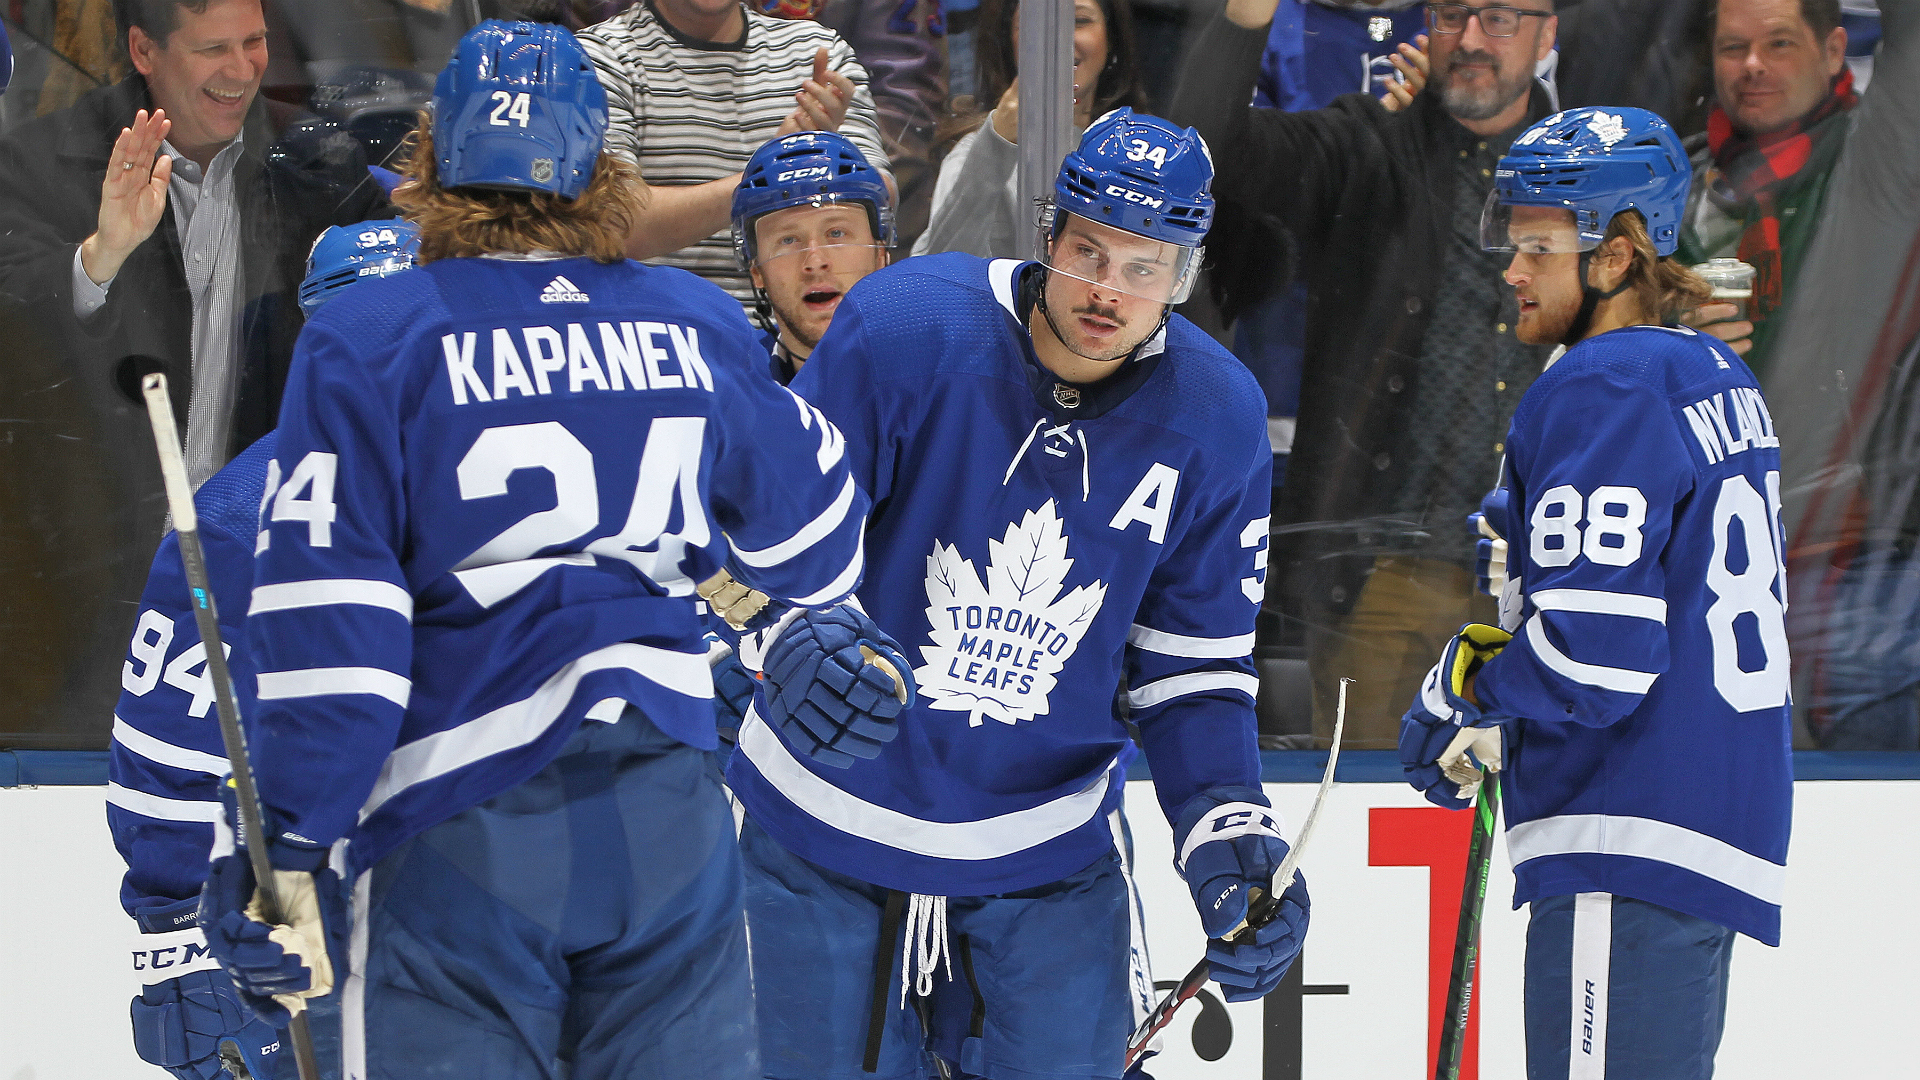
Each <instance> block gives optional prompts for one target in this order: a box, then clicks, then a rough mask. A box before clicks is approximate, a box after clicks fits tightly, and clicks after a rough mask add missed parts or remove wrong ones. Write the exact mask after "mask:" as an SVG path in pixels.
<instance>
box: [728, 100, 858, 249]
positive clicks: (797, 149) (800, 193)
mask: <svg viewBox="0 0 1920 1080" xmlns="http://www.w3.org/2000/svg"><path fill="white" fill-rule="evenodd" d="M834 203H862V204H864V205H865V206H866V208H867V220H868V221H869V222H870V223H871V224H872V225H873V238H874V241H875V242H876V243H878V244H879V245H880V246H881V247H892V246H893V200H892V199H891V197H889V195H888V194H887V181H886V178H885V177H883V176H881V174H880V170H878V169H876V168H874V167H873V165H872V164H871V163H869V162H868V161H867V156H866V155H865V154H862V153H861V152H860V148H859V147H858V146H855V145H854V144H853V140H851V139H849V138H847V137H846V136H845V135H841V134H839V133H837V132H832V131H802V132H800V133H799V134H797V135H783V136H780V137H778V138H774V139H769V140H768V141H767V142H765V143H763V144H761V146H760V149H758V150H755V151H754V152H753V157H751V158H749V159H748V160H747V167H746V169H745V170H743V171H742V172H741V174H740V186H739V187H736V188H734V189H733V253H734V256H735V257H736V258H738V259H739V260H740V268H741V269H742V270H744V269H747V268H748V267H750V266H752V265H753V260H754V254H755V252H754V233H753V223H754V221H755V220H756V219H758V218H760V217H762V216H763V215H766V214H771V213H773V212H774V211H776V210H785V209H788V208H789V207H794V206H829V205H832V204H834Z"/></svg>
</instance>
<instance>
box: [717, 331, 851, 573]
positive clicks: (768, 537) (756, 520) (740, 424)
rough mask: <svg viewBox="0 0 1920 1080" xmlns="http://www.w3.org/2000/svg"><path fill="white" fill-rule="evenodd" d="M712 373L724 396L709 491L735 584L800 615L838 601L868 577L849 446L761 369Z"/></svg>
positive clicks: (819, 415)
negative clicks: (783, 603) (786, 605)
mask: <svg viewBox="0 0 1920 1080" xmlns="http://www.w3.org/2000/svg"><path fill="white" fill-rule="evenodd" d="M809 366H811V365H809ZM714 374H715V381H716V389H717V390H718V391H719V392H720V394H721V395H722V396H721V398H720V400H719V401H718V403H717V407H716V408H715V410H714V414H715V417H716V421H717V423H718V425H719V427H720V443H719V450H718V453H717V454H716V457H715V461H714V473H713V482H712V485H711V489H710V490H711V493H712V501H713V510H714V517H715V520H717V521H718V522H719V523H720V526H721V528H722V529H723V530H724V531H725V532H726V534H727V544H728V552H727V554H728V561H729V564H730V565H731V566H732V567H733V568H734V569H736V570H737V571H738V572H737V573H735V575H734V576H735V577H736V578H739V579H740V580H741V581H743V582H745V583H746V584H749V585H751V586H753V587H754V588H756V589H759V590H760V591H761V592H764V593H766V594H767V595H769V596H772V597H777V598H779V599H781V600H785V601H787V602H789V603H792V604H796V605H798V606H801V607H828V606H831V605H833V604H837V603H839V602H840V601H841V600H843V599H845V598H846V597H847V595H848V594H850V593H851V592H853V590H854V589H855V588H856V587H858V586H859V584H860V578H861V575H862V574H863V573H864V572H865V569H866V553H865V548H864V542H865V535H866V524H867V509H868V506H869V503H868V500H867V495H866V493H865V491H864V490H862V488H861V487H860V485H859V484H858V483H857V482H856V481H855V478H854V476H853V472H852V468H851V466H850V464H849V461H848V453H847V440H846V439H845V438H844V437H843V436H842V435H841V433H840V431H839V429H838V428H836V427H835V426H834V425H833V423H832V422H831V421H829V420H828V419H827V418H826V416H825V415H823V414H822V413H821V412H820V410H819V409H816V408H814V407H813V406H812V405H810V404H808V403H807V402H806V401H805V400H804V399H802V398H801V397H799V396H798V395H797V394H795V393H793V392H792V391H790V390H788V389H787V388H786V387H784V386H781V385H780V384H779V383H777V382H775V381H774V380H772V379H770V378H768V377H767V376H766V374H765V373H764V371H757V370H753V369H752V368H751V367H749V366H748V365H746V364H739V365H726V366H725V367H724V368H722V367H720V366H716V367H715V370H714Z"/></svg>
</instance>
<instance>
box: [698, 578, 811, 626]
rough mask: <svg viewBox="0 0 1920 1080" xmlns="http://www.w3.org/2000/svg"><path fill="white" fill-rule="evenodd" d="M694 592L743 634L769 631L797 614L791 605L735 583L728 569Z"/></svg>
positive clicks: (729, 624)
mask: <svg viewBox="0 0 1920 1080" xmlns="http://www.w3.org/2000/svg"><path fill="white" fill-rule="evenodd" d="M694 592H696V593H698V594H699V595H700V599H702V600H705V601H706V602H707V606H708V607H710V608H712V609H713V613H714V614H715V615H717V616H719V617H720V618H721V619H722V620H723V621H725V622H726V624H727V625H728V626H731V627H733V628H734V629H735V630H739V631H752V630H765V629H766V628H767V627H769V626H772V625H773V624H774V623H776V622H779V621H780V619H781V618H782V617H783V616H785V615H786V614H787V612H789V611H791V610H793V606H792V605H791V604H788V603H785V602H783V601H780V600H775V599H773V598H772V597H770V596H768V595H767V594H766V593H763V592H761V591H760V590H758V589H752V588H748V587H747V586H745V585H742V584H741V583H740V582H738V581H735V580H734V579H733V574H732V573H731V572H730V571H728V570H727V569H725V568H724V567H723V568H721V570H720V571H719V572H718V573H716V574H714V575H713V576H712V577H710V578H708V579H707V580H705V581H703V582H701V583H700V584H699V585H698V586H697V587H696V588H695V589H694Z"/></svg>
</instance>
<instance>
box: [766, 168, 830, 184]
mask: <svg viewBox="0 0 1920 1080" xmlns="http://www.w3.org/2000/svg"><path fill="white" fill-rule="evenodd" d="M832 171H833V170H832V169H829V168H827V167H826V166H825V165H815V166H812V167H811V168H806V169H789V170H787V171H786V172H783V173H781V174H780V175H778V176H776V177H774V178H773V182H774V183H776V184H777V183H780V182H781V181H783V180H805V179H806V178H808V177H810V176H826V175H827V174H829V173H831V172H832Z"/></svg>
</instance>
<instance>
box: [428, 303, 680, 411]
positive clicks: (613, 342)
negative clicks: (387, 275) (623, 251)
mask: <svg viewBox="0 0 1920 1080" xmlns="http://www.w3.org/2000/svg"><path fill="white" fill-rule="evenodd" d="M593 326H594V330H589V329H588V327H587V326H586V325H585V324H582V323H568V324H567V325H566V326H565V328H564V329H555V328H553V327H551V326H524V327H516V328H508V327H504V326H502V327H495V328H494V330H493V332H492V334H490V335H489V339H490V350H489V351H490V353H491V356H492V365H491V370H492V374H493V379H492V381H491V382H489V381H488V380H486V379H484V378H482V377H481V375H480V372H481V371H485V370H488V367H487V365H486V364H484V363H479V364H478V366H476V364H477V362H478V360H479V358H478V357H476V356H475V349H476V346H477V345H478V344H479V342H480V340H481V335H480V333H479V332H476V331H473V330H469V331H467V332H466V333H464V334H445V335H442V336H441V338H440V348H441V351H442V352H443V353H444V354H445V355H446V361H447V381H448V383H449V385H450V386H451V387H452V390H453V403H454V404H455V405H465V404H467V403H468V402H470V401H483V402H484V401H504V400H506V399H507V397H508V396H509V395H512V394H520V395H524V396H526V397H535V396H538V395H543V394H554V393H562V392H564V393H570V394H578V393H581V392H582V391H585V390H589V389H592V390H626V389H629V388H631V389H634V390H680V389H689V390H707V391H712V389H713V372H712V370H710V369H709V368H708V367H707V362H706V360H705V359H703V358H702V357H701V355H700V332H699V330H697V329H696V328H694V327H691V326H681V325H679V324H677V323H660V322H619V323H612V322H602V323H595V324H593ZM596 330H597V334H596V333H595V331H596ZM596 338H597V340H598V343H599V348H598V350H597V351H596V349H595V347H594V345H595V340H596ZM669 348H671V350H672V351H671V352H669V351H668V350H669ZM602 357H604V358H605V363H604V364H603V363H602V362H601V359H602Z"/></svg>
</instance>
